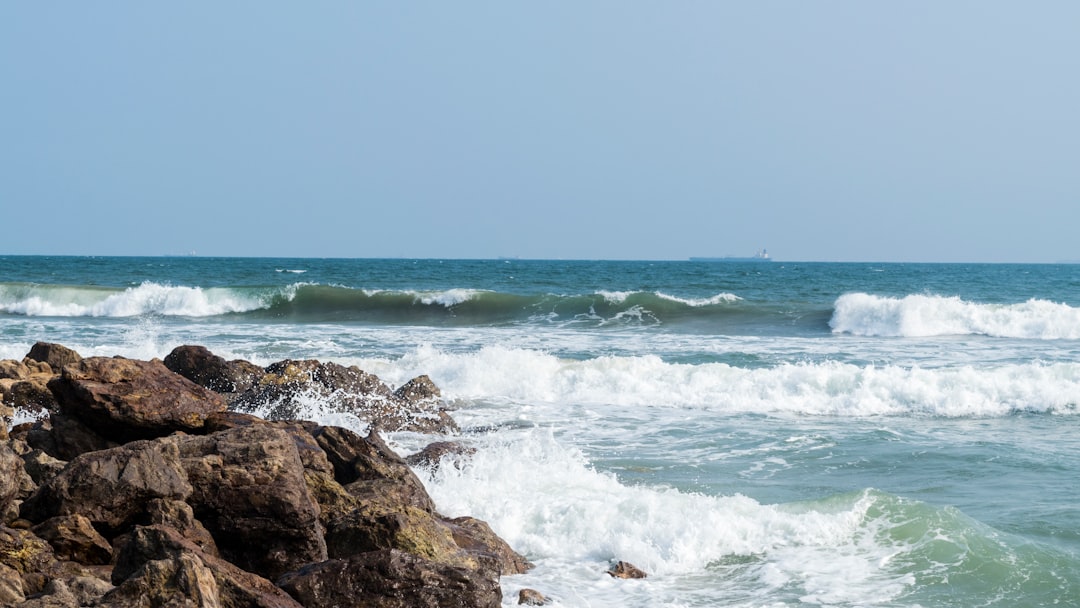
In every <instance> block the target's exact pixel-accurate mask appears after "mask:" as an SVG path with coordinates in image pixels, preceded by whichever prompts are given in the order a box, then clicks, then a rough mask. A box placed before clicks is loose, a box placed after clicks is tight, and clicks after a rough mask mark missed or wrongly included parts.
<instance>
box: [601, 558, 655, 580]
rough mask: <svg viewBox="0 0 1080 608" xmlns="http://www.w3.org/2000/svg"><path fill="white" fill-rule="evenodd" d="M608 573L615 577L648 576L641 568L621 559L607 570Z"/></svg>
mask: <svg viewBox="0 0 1080 608" xmlns="http://www.w3.org/2000/svg"><path fill="white" fill-rule="evenodd" d="M608 574H610V575H611V576H613V577H615V578H645V577H647V576H648V575H647V574H645V571H644V570H642V569H641V568H638V567H637V566H635V565H634V564H631V563H630V562H623V561H620V562H618V563H617V564H615V566H614V567H613V568H612V569H611V570H608Z"/></svg>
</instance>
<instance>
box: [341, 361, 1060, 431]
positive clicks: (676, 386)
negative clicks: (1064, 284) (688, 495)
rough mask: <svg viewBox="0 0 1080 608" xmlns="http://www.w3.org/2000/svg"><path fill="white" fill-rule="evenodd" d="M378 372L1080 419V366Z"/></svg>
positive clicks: (681, 403) (628, 364)
mask: <svg viewBox="0 0 1080 608" xmlns="http://www.w3.org/2000/svg"><path fill="white" fill-rule="evenodd" d="M361 365H362V366H364V365H366V363H362V364H361ZM372 365H375V366H378V367H380V368H382V369H380V371H379V372H378V373H379V374H380V375H384V374H385V375H387V376H388V377H394V376H397V375H400V376H401V377H402V378H403V379H407V377H409V374H412V375H415V374H417V373H427V374H429V375H430V376H431V377H432V379H433V380H435V382H436V383H437V384H438V385H439V386H440V387H441V388H442V390H443V393H444V394H446V395H448V396H451V397H453V398H457V399H464V400H493V399H494V400H509V401H512V402H517V403H525V404H554V405H556V406H560V405H564V404H578V405H589V404H598V405H617V406H624V407H634V406H652V407H669V408H687V409H701V410H708V411H716V412H729V413H764V414H772V413H797V414H809V415H826V416H875V415H901V416H906V415H916V416H945V417H956V416H1002V415H1008V414H1012V413H1016V412H1049V413H1077V412H1078V407H1080V364H1077V363H1047V364H1043V363H1018V364H1002V365H997V366H978V367H976V366H959V367H948V368H933V369H930V368H920V367H903V366H897V365H882V366H875V365H853V364H848V363H838V362H831V361H827V362H822V363H802V364H782V365H779V366H776V367H771V368H755V369H747V368H739V367H732V366H729V365H726V364H723V363H707V364H693V365H692V364H677V363H669V362H665V361H663V360H662V359H660V358H659V357H655V356H639V357H598V358H594V359H588V360H584V361H577V360H567V359H560V358H558V357H555V356H552V355H549V354H545V353H542V352H537V351H532V350H525V349H509V348H504V347H497V346H496V347H485V348H482V349H480V350H478V351H476V352H472V353H445V352H443V351H440V350H438V349H435V348H432V347H422V348H419V349H416V350H414V351H412V352H411V353H409V354H407V355H406V356H404V357H402V358H401V359H399V360H397V361H394V362H392V363H389V362H386V361H382V362H378V363H377V362H372ZM396 370H402V371H396Z"/></svg>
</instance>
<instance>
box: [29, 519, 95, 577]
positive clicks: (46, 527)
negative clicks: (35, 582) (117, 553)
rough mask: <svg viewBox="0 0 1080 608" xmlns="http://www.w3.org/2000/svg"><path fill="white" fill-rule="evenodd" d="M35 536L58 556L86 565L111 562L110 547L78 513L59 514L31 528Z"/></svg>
mask: <svg viewBox="0 0 1080 608" xmlns="http://www.w3.org/2000/svg"><path fill="white" fill-rule="evenodd" d="M31 530H32V531H33V533H34V534H36V535H37V536H38V538H41V539H44V540H45V541H48V543H49V544H50V545H51V546H52V548H53V553H54V554H55V555H56V557H57V558H58V559H66V560H72V561H76V562H79V563H80V564H86V565H94V564H99V565H104V564H108V563H109V562H111V561H112V546H111V545H109V541H107V540H105V538H104V537H102V536H101V535H100V534H98V532H97V530H95V529H94V527H93V525H91V523H90V520H89V519H87V518H85V517H83V516H82V515H79V514H77V513H76V514H74V515H61V516H59V517H53V518H50V519H47V520H45V521H44V522H42V523H40V524H38V525H36V526H34V527H33V528H31Z"/></svg>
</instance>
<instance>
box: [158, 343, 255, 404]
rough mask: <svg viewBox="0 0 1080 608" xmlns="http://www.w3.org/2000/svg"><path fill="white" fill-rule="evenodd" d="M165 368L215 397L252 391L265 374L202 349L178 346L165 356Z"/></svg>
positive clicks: (244, 362)
mask: <svg viewBox="0 0 1080 608" xmlns="http://www.w3.org/2000/svg"><path fill="white" fill-rule="evenodd" d="M164 363H165V367H167V368H169V369H171V370H172V371H174V372H176V373H178V374H180V375H181V376H183V377H185V378H187V379H188V380H191V381H192V382H194V383H195V384H198V385H199V386H203V387H205V388H208V389H210V390H212V391H215V392H218V393H238V392H243V391H246V390H247V389H249V388H251V387H252V385H254V384H255V382H256V381H257V380H258V379H259V378H260V377H262V375H263V374H264V373H265V372H264V371H263V369H262V368H261V367H259V366H257V365H255V364H254V363H249V362H247V361H242V360H237V361H226V360H225V358H224V357H219V356H218V355H215V354H214V353H212V352H210V351H209V350H208V349H207V348H206V347H204V346H177V347H176V348H174V349H173V350H172V352H171V353H169V354H168V355H166V357H165V360H164Z"/></svg>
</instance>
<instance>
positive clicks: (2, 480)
mask: <svg viewBox="0 0 1080 608" xmlns="http://www.w3.org/2000/svg"><path fill="white" fill-rule="evenodd" d="M23 475H25V473H24V472H23V461H22V458H19V456H18V454H16V453H15V452H13V451H12V450H11V448H10V447H8V446H7V444H4V443H0V513H5V512H7V510H8V508H9V507H10V506H11V503H12V501H13V500H15V498H16V497H17V496H18V495H19V490H20V489H21V485H22V484H21V478H22V476H23Z"/></svg>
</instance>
